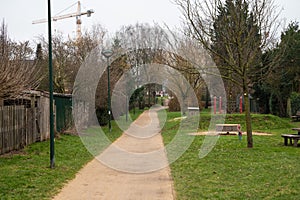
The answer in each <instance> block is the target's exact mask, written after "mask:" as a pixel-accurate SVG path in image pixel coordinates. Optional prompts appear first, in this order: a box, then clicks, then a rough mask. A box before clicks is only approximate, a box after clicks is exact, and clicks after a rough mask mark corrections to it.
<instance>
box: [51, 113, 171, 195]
mask: <svg viewBox="0 0 300 200" xmlns="http://www.w3.org/2000/svg"><path fill="white" fill-rule="evenodd" d="M99 160H101V162H100V161H99ZM102 163H105V165H104V164H102ZM107 166H110V167H107ZM165 166H167V167H165ZM115 169H118V170H115ZM158 169H160V170H158ZM174 196H175V195H174V192H173V182H172V179H171V176H170V169H169V167H168V164H167V157H166V154H165V151H164V149H163V142H162V137H161V135H160V133H159V122H158V118H157V113H156V110H150V111H145V112H144V113H143V114H142V115H141V116H140V117H139V118H138V119H137V120H136V121H135V122H134V123H133V124H132V125H131V126H130V128H129V129H128V130H127V131H126V132H125V133H124V134H123V135H122V136H121V137H120V138H119V139H118V140H117V141H116V142H114V143H113V144H112V145H111V146H110V147H108V148H107V149H106V150H105V151H104V152H103V153H102V154H101V155H99V156H98V157H97V159H94V160H93V161H91V162H90V163H88V164H87V165H86V166H85V167H84V168H82V169H81V170H80V171H79V172H78V174H77V175H76V177H75V179H73V180H71V181H70V182H69V183H68V184H67V185H66V186H65V187H64V188H63V189H62V191H61V192H60V193H59V194H58V195H57V196H56V197H54V200H65V199H67V200H74V199H75V200H76V199H78V200H79V199H80V200H82V199H86V200H88V199H105V200H106V199H108V200H113V199H117V200H126V199H128V200H129V199H130V200H135V199H136V200H142V199H149V200H150V199H151V200H152V199H154V200H156V199H162V200H168V199H170V200H171V199H175V198H174Z"/></svg>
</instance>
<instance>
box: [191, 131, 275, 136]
mask: <svg viewBox="0 0 300 200" xmlns="http://www.w3.org/2000/svg"><path fill="white" fill-rule="evenodd" d="M216 134H217V133H216V132H207V131H206V132H198V133H190V135H216ZM222 134H223V135H226V133H225V132H223V133H222ZM230 135H237V133H234V132H230ZM252 135H262V136H271V135H272V134H270V133H262V132H252ZM243 136H247V133H246V132H243Z"/></svg>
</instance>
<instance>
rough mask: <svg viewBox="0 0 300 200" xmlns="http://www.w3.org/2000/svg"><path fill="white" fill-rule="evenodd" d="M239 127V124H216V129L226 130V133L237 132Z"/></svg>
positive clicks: (219, 130)
mask: <svg viewBox="0 0 300 200" xmlns="http://www.w3.org/2000/svg"><path fill="white" fill-rule="evenodd" d="M240 127H241V125H240V124H216V131H217V132H226V134H229V132H237V133H239V131H240Z"/></svg>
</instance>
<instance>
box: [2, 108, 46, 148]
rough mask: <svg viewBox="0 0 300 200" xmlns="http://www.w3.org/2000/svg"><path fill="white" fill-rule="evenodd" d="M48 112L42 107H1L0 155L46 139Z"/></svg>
mask: <svg viewBox="0 0 300 200" xmlns="http://www.w3.org/2000/svg"><path fill="white" fill-rule="evenodd" d="M48 110H49V109H45V108H44V107H43V106H36V107H35V106H33V107H31V108H26V107H25V106H23V105H22V106H1V107H0V154H3V153H7V152H10V151H13V150H19V149H21V148H23V147H25V146H26V145H29V144H32V143H34V142H37V141H42V140H46V139H48V138H49V128H48V124H49V111H48Z"/></svg>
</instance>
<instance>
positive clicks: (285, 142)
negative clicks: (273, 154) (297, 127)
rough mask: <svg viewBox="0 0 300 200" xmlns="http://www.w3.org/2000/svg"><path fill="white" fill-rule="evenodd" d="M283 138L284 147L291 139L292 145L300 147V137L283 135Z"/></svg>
mask: <svg viewBox="0 0 300 200" xmlns="http://www.w3.org/2000/svg"><path fill="white" fill-rule="evenodd" d="M281 137H283V138H284V145H285V146H287V145H288V139H290V145H294V147H297V146H298V141H299V140H300V135H298V134H297V135H296V134H282V135H281Z"/></svg>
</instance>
